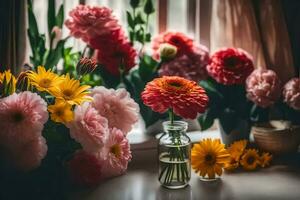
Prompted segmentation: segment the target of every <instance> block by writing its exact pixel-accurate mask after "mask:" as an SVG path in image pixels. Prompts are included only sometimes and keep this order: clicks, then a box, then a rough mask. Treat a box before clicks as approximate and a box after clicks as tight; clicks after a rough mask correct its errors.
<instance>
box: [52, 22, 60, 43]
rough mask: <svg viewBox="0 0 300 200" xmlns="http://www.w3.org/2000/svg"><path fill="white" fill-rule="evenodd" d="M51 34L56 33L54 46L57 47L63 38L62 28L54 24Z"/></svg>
mask: <svg viewBox="0 0 300 200" xmlns="http://www.w3.org/2000/svg"><path fill="white" fill-rule="evenodd" d="M51 34H54V38H53V46H54V47H55V46H56V45H57V43H58V42H59V41H60V40H61V38H62V31H61V28H59V27H58V26H54V27H53V28H52V30H51Z"/></svg>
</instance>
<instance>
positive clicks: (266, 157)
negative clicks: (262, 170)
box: [260, 152, 273, 167]
mask: <svg viewBox="0 0 300 200" xmlns="http://www.w3.org/2000/svg"><path fill="white" fill-rule="evenodd" d="M272 157H273V156H272V155H271V154H269V153H265V152H264V153H263V154H262V155H261V157H260V166H261V167H267V166H269V165H270V162H271V160H272Z"/></svg>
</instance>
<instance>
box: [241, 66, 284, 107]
mask: <svg viewBox="0 0 300 200" xmlns="http://www.w3.org/2000/svg"><path fill="white" fill-rule="evenodd" d="M246 91H247V97H248V99H250V100H251V101H253V102H254V103H255V104H257V105H258V106H261V107H263V108H266V107H269V106H271V105H273V104H274V103H275V101H276V100H278V99H279V97H280V94H281V83H280V80H279V78H278V76H277V75H276V73H275V72H274V71H272V70H266V69H256V70H254V71H253V72H252V74H250V76H249V77H248V78H247V80H246Z"/></svg>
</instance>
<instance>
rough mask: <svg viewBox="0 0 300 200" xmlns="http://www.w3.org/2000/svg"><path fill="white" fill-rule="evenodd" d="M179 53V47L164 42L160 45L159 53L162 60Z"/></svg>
mask: <svg viewBox="0 0 300 200" xmlns="http://www.w3.org/2000/svg"><path fill="white" fill-rule="evenodd" d="M176 54H177V47H175V46H174V45H171V44H168V43H164V44H161V45H160V47H159V55H160V57H161V59H162V60H169V59H172V58H174V57H175V56H176Z"/></svg>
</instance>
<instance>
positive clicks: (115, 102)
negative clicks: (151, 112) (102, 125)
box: [91, 86, 139, 134]
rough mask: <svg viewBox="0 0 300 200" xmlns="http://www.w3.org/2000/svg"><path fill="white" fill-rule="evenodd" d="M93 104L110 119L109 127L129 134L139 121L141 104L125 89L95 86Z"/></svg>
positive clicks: (102, 114)
mask: <svg viewBox="0 0 300 200" xmlns="http://www.w3.org/2000/svg"><path fill="white" fill-rule="evenodd" d="M91 95H92V97H93V99H94V101H93V102H92V105H93V107H94V108H96V110H97V111H98V112H99V113H100V114H101V116H103V117H105V118H106V119H107V120H108V126H109V128H118V129H120V130H121V131H122V132H124V133H125V134H127V133H128V132H129V131H130V130H131V129H132V126H133V124H134V123H136V122H137V121H138V114H139V106H138V104H137V103H135V101H134V100H133V99H132V98H130V94H129V93H128V92H127V91H126V90H125V89H117V90H114V89H107V88H105V87H102V86H100V87H95V88H94V89H93V90H92V93H91Z"/></svg>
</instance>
